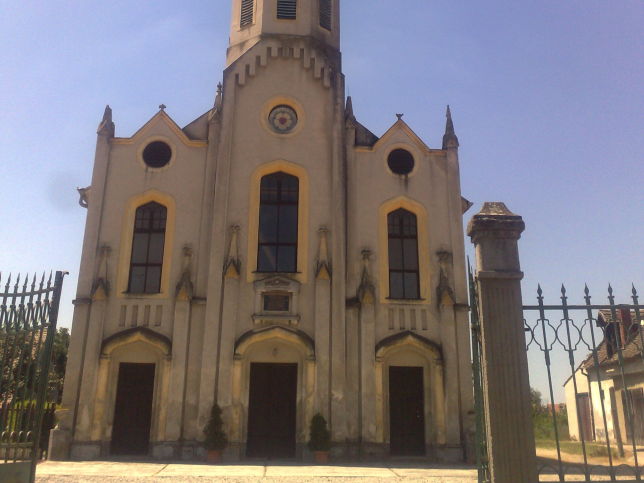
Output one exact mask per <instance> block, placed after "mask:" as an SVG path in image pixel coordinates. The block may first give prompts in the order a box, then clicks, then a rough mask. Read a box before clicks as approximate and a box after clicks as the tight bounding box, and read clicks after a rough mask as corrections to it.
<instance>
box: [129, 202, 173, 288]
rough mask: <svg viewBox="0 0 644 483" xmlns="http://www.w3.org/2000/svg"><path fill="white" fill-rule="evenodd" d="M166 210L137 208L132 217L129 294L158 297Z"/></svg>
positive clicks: (148, 206) (156, 205)
mask: <svg viewBox="0 0 644 483" xmlns="http://www.w3.org/2000/svg"><path fill="white" fill-rule="evenodd" d="M167 213H168V210H167V209H166V207H165V206H163V205H160V204H159V203H155V202H150V203H147V204H145V205H143V206H139V207H138V208H137V210H136V215H135V217H134V236H133V238H132V256H131V257H130V278H129V283H128V292H130V293H146V294H151V293H159V292H160V291H161V269H162V266H163V248H164V245H165V226H166V219H167Z"/></svg>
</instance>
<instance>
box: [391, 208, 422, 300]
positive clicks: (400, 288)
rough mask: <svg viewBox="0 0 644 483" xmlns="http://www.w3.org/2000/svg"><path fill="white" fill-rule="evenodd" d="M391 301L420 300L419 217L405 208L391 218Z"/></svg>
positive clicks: (392, 213) (393, 213) (395, 212)
mask: <svg viewBox="0 0 644 483" xmlns="http://www.w3.org/2000/svg"><path fill="white" fill-rule="evenodd" d="M387 228H388V234H389V237H388V238H389V298H390V299H418V298H420V289H419V276H418V275H419V272H418V230H417V224H416V215H415V214H413V213H412V212H410V211H407V210H405V209H403V208H399V209H397V210H396V211H392V212H391V213H389V214H388V215H387Z"/></svg>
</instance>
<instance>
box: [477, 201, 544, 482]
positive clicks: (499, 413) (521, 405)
mask: <svg viewBox="0 0 644 483" xmlns="http://www.w3.org/2000/svg"><path fill="white" fill-rule="evenodd" d="M524 229H525V224H524V222H523V219H522V218H521V217H520V216H518V215H515V214H514V213H512V212H510V211H509V210H508V209H507V207H506V206H505V205H504V204H503V203H498V202H495V203H485V204H484V205H483V208H482V209H481V211H480V212H479V213H478V214H476V215H474V217H473V218H472V219H471V220H470V223H469V225H468V235H469V236H470V237H471V239H472V243H474V245H475V247H476V287H477V291H478V294H479V316H480V321H481V345H482V356H481V361H482V364H481V365H482V373H483V393H484V394H483V395H484V400H485V409H484V410H485V420H486V421H485V424H486V431H487V445H488V454H489V460H490V473H491V478H492V482H494V483H533V482H535V481H538V477H537V466H536V456H535V444H534V430H533V427H532V418H531V403H530V381H529V378H528V358H527V353H526V350H525V334H524V330H523V310H522V301H521V279H522V278H523V273H522V272H521V270H520V264H519V250H518V240H519V238H520V236H521V233H522V232H523V230H524Z"/></svg>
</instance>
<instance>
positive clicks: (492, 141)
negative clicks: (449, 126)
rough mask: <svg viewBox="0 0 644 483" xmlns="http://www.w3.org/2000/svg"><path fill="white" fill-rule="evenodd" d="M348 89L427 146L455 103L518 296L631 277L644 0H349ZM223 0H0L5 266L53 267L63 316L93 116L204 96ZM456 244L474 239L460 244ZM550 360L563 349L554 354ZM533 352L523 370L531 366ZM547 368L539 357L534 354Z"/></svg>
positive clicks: (370, 112)
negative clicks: (516, 246)
mask: <svg viewBox="0 0 644 483" xmlns="http://www.w3.org/2000/svg"><path fill="white" fill-rule="evenodd" d="M342 15H343V16H342V42H343V46H342V51H343V62H344V72H345V74H346V78H347V82H346V85H347V91H348V93H349V94H350V95H351V96H352V97H353V101H354V109H355V113H356V116H357V118H358V120H360V121H361V122H362V123H363V124H365V125H366V126H368V127H369V128H370V129H371V130H372V131H373V132H374V133H376V134H382V133H383V132H384V131H385V130H386V129H387V128H388V127H389V126H390V125H391V124H392V123H393V122H394V121H395V119H396V118H395V113H398V112H402V113H404V114H405V117H404V119H405V120H406V121H407V122H408V123H409V125H410V126H411V127H412V128H413V129H414V130H415V131H416V132H417V133H418V134H419V135H420V136H421V137H422V138H423V139H424V140H426V142H427V143H428V144H429V145H430V146H431V147H440V143H441V137H442V133H443V128H444V111H445V106H446V104H450V105H451V107H452V112H453V115H454V122H455V124H456V130H457V134H458V136H459V139H460V142H461V150H460V156H461V158H460V159H461V173H462V189H463V194H464V196H466V197H467V198H468V199H470V200H471V201H473V202H474V203H475V207H474V208H473V209H472V210H471V211H470V212H469V213H468V214H467V215H466V220H465V221H467V220H468V219H469V218H470V217H471V215H472V214H474V213H475V212H476V211H477V210H478V209H479V208H480V205H481V203H482V202H483V201H504V202H506V203H507V205H508V206H509V208H510V209H511V210H513V211H514V212H516V213H518V214H520V215H522V216H523V217H524V219H525V222H526V225H527V228H526V231H525V233H524V236H523V237H522V239H521V242H520V249H521V262H522V267H523V270H524V272H525V275H526V277H525V280H524V297H525V301H526V303H533V301H532V300H533V299H532V297H533V293H534V290H535V288H536V284H537V283H538V282H541V284H542V286H543V287H544V291H545V294H546V297H547V301H549V302H550V303H556V302H558V301H559V300H558V298H557V297H558V290H559V287H560V284H561V283H562V282H564V283H566V286H567V287H568V292H569V296H570V298H571V302H576V303H581V302H582V301H583V300H582V295H583V294H582V289H583V284H584V282H587V283H588V284H589V286H590V288H591V290H592V291H593V293H594V294H596V295H595V298H594V299H593V301H594V302H596V303H604V301H605V288H606V286H607V284H608V283H609V282H611V283H612V284H613V287H614V288H615V290H616V294H617V301H618V302H628V300H627V296H628V295H629V294H630V293H629V292H630V286H631V283H632V282H634V283H635V285H636V286H638V287H639V288H640V291H641V292H643V293H644V283H642V281H643V278H644V277H643V276H642V273H643V272H644V270H643V269H644V253H643V250H642V246H643V242H642V241H643V240H644V194H643V193H644V182H643V181H644V87H643V86H644V55H642V52H644V45H643V44H644V41H643V39H644V35H643V34H642V25H644V2H642V1H641V0H615V1H610V2H608V1H605V0H566V1H562V0H539V1H521V2H517V1H516V0H513V1H510V0H488V1H485V2H474V1H466V0H463V1H460V2H459V1H453V0H377V1H374V0H343V1H342ZM229 19H230V4H229V1H228V0H217V1H214V0H184V1H183V2H176V1H170V0H156V1H143V0H113V1H110V2H103V1H100V2H99V1H97V0H82V1H80V0H67V1H63V2H52V1H51V0H49V1H45V0H25V1H22V2H15V1H9V0H0V45H1V46H2V55H1V56H0V86H1V89H0V105H1V106H2V109H3V111H2V115H1V116H0V163H1V166H2V168H3V169H2V172H1V174H0V197H1V198H0V220H2V226H3V230H2V233H1V235H0V269H2V271H3V273H6V272H8V271H12V272H18V271H22V272H25V271H29V272H33V271H37V270H42V269H43V268H47V269H49V268H52V269H66V270H69V271H70V276H69V278H68V279H67V280H66V284H65V290H64V300H63V306H62V309H61V321H60V322H61V324H62V325H70V323H71V314H72V309H71V299H72V298H73V295H74V292H75V286H76V276H77V273H78V264H79V260H80V247H81V243H82V237H83V227H84V221H85V213H86V211H85V210H83V209H82V208H80V207H79V206H78V204H77V199H78V197H77V194H76V191H75V188H76V187H77V186H86V185H88V184H89V182H90V177H91V169H92V163H93V155H94V143H95V129H96V126H97V124H98V122H99V120H100V117H101V115H102V112H103V109H104V107H105V104H107V103H109V104H110V105H111V106H112V108H113V109H114V120H115V122H116V130H117V135H120V136H129V135H131V134H132V133H134V132H135V131H136V130H137V129H138V128H139V127H140V126H141V125H142V124H144V123H145V122H146V121H147V120H148V119H149V118H150V117H151V116H152V115H153V114H154V113H155V112H156V111H157V106H158V105H159V104H161V103H164V104H166V105H167V106H168V107H167V112H168V114H170V115H171V116H172V117H173V118H174V119H175V120H176V121H177V123H178V124H179V125H185V124H187V123H188V122H190V121H191V120H192V119H194V118H196V117H197V116H199V115H200V114H201V113H203V112H204V111H206V110H207V109H209V108H210V106H211V104H212V100H213V98H214V92H215V86H216V84H217V82H218V81H219V80H220V79H221V72H222V70H223V67H224V60H225V49H226V44H227V39H228V27H229ZM467 243H468V251H469V252H470V253H471V249H470V248H469V241H468V242H467ZM562 361H563V359H562ZM537 372H539V371H537V369H536V367H535V369H534V370H533V374H534V376H531V377H532V378H533V382H534V384H535V385H537V386H539V387H543V377H542V376H541V375H540V374H538V373H537ZM541 372H542V371H541Z"/></svg>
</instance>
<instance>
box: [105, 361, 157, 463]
mask: <svg viewBox="0 0 644 483" xmlns="http://www.w3.org/2000/svg"><path fill="white" fill-rule="evenodd" d="M154 366H155V365H154V364H133V363H123V362H122V363H121V364H120V366H119V376H118V384H117V386H116V404H115V406H114V426H113V429H112V443H111V453H112V454H115V455H137V454H138V455H144V454H147V453H148V449H149V445H150V425H151V422H152V395H153V393H154Z"/></svg>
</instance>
